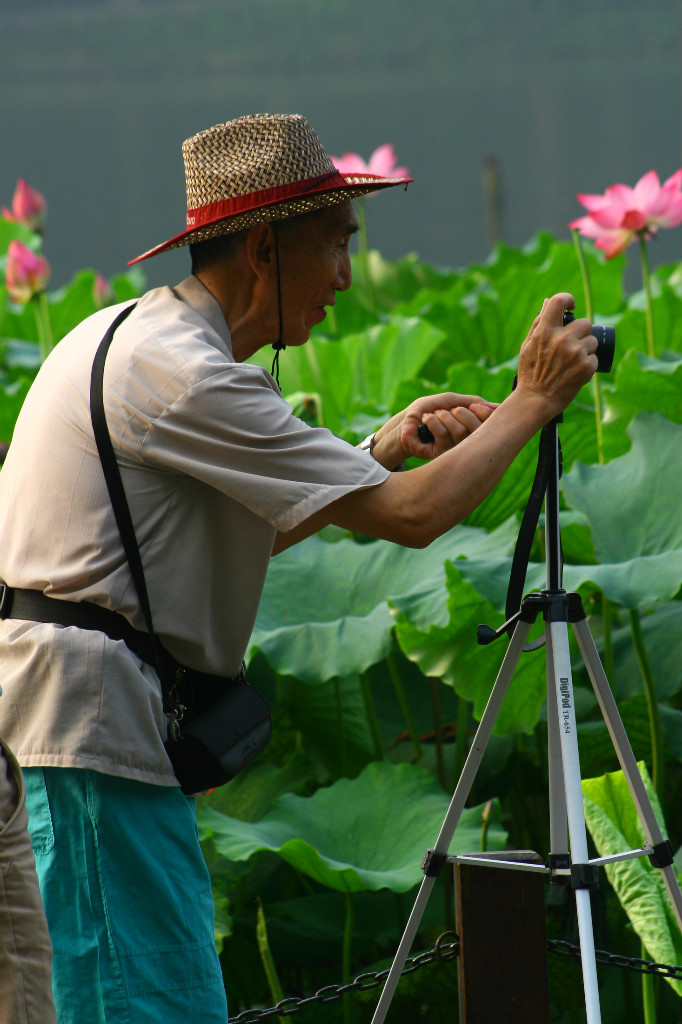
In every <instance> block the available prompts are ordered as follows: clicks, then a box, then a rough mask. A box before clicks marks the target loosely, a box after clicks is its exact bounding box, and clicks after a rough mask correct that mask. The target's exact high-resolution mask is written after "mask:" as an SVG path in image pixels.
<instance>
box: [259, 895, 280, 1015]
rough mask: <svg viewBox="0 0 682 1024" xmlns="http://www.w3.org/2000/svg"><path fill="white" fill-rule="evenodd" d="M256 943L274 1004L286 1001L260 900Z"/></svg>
mask: <svg viewBox="0 0 682 1024" xmlns="http://www.w3.org/2000/svg"><path fill="white" fill-rule="evenodd" d="M256 942H257V943H258V952H259V953H260V958H261V962H262V964H263V970H264V971H265V977H266V978H267V981H268V987H269V989H270V994H271V995H272V999H273V1003H274V1004H275V1005H276V1004H277V1003H280V1002H281V1001H282V1000H283V999H284V989H283V988H282V984H281V982H280V980H279V975H278V974H277V967H276V965H275V960H274V957H273V955H272V952H271V950H270V943H269V942H268V929H267V925H266V923H265V913H264V912H263V904H262V903H261V901H260V899H259V900H258V912H257V915H256ZM279 1019H280V1020H283V1019H284V1018H283V1017H280V1018H279Z"/></svg>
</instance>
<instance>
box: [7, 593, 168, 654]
mask: <svg viewBox="0 0 682 1024" xmlns="http://www.w3.org/2000/svg"><path fill="white" fill-rule="evenodd" d="M0 619H28V620H29V621H30V622H53V623H56V625H58V626H77V627H78V628H79V629H94V630H97V631H98V632H100V633H106V635H107V636H108V637H110V638H111V639H112V640H123V642H124V644H125V645H126V647H129V648H130V650H131V651H133V653H134V654H136V655H137V656H138V658H141V659H142V661H146V662H147V664H148V665H152V666H153V667H156V660H155V656H154V647H153V641H152V638H151V637H150V635H149V633H144V632H142V630H139V629H134V628H133V627H132V626H131V625H130V623H129V622H128V620H127V619H126V618H125V616H124V615H120V614H119V613H118V612H112V611H111V610H110V609H109V608H102V607H101V606H100V605H98V604H93V603H92V602H91V601H61V600H59V599H58V598H56V597H48V596H47V594H43V593H42V592H41V591H40V590H23V589H19V588H16V587H8V586H7V584H6V583H0ZM164 654H166V655H167V656H168V658H171V656H170V654H168V652H167V651H164ZM171 660H172V659H171ZM175 664H176V665H177V662H176V663H175ZM170 667H172V666H169V668H170Z"/></svg>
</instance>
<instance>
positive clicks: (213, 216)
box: [130, 114, 411, 263]
mask: <svg viewBox="0 0 682 1024" xmlns="http://www.w3.org/2000/svg"><path fill="white" fill-rule="evenodd" d="M182 154H183V159H184V162H185V183H186V188H187V212H188V218H187V219H188V226H187V229H186V230H185V231H183V232H182V233H181V234H179V235H177V236H176V237H175V238H172V239H170V241H168V242H164V243H163V244H162V245H157V246H156V247H155V248H153V249H149V250H148V251H147V252H146V253H143V254H142V256H138V257H137V258H136V259H134V260H131V261H130V262H131V263H137V262H138V261H139V260H143V259H146V258H147V257H149V256H153V255H155V254H156V253H159V252H165V251H166V250H168V249H177V248H179V247H180V246H183V245H190V244H191V243H193V242H200V241H204V240H205V239H208V238H217V237H218V236H220V235H229V234H234V233H236V232H238V231H243V230H245V229H246V228H250V227H252V226H253V225H255V224H263V223H264V222H267V221H273V220H282V219H284V218H287V217H296V216H299V215H300V214H304V213H310V212H312V211H313V210H319V209H321V208H323V207H327V206H334V205H336V204H337V203H343V202H345V201H346V200H349V199H354V198H356V197H358V196H363V195H366V194H367V193H369V192H376V191H377V190H378V189H384V188H390V187H391V186H393V185H401V184H405V183H406V182H407V181H409V180H411V179H406V178H377V177H376V176H373V175H362V174H359V175H348V174H345V175H342V176H341V175H339V174H338V172H337V170H336V168H335V166H334V163H333V161H332V159H331V157H330V156H329V155H328V153H327V152H326V151H325V149H324V147H323V146H322V143H321V142H320V140H319V138H318V137H317V135H316V133H315V132H314V131H313V129H312V128H311V126H310V124H309V123H308V121H307V120H306V119H305V118H304V117H301V116H300V115H299V114H253V115H249V116H247V117H240V118H237V119H236V120H235V121H228V122H227V123H226V124H219V125H216V126H215V127H213V128H209V129H207V130H206V131H203V132H199V134H198V135H194V136H192V138H191V139H187V140H186V141H185V142H184V143H183V145H182ZM329 178H332V179H333V180H329V181H328V184H327V185H326V186H325V184H324V182H325V179H329ZM317 179H319V181H318V180H317ZM341 181H342V182H343V184H340V182H341ZM299 183H300V184H301V186H302V187H301V188H298V189H297V188H296V185H297V184H299ZM287 186H288V187H289V193H290V194H289V196H286V195H278V194H277V193H276V192H275V193H272V194H267V195H266V196H263V195H261V193H267V190H270V189H275V190H277V189H285V188H286V187H287ZM292 186H293V192H295V193H296V195H294V196H293V197H292V196H291V192H292ZM303 186H305V187H303ZM308 191H310V195H306V192H308ZM240 201H241V203H240ZM220 203H233V204H234V203H236V204H237V206H239V205H241V206H242V210H241V212H229V213H227V212H226V211H225V210H224V209H223V210H221V209H220V207H219V206H218V207H217V208H216V209H215V210H212V209H210V208H211V207H213V206H215V204H220ZM190 213H192V215H194V214H196V215H197V216H196V220H203V221H204V223H199V224H197V226H196V227H195V228H192V227H191V224H192V223H193V220H190Z"/></svg>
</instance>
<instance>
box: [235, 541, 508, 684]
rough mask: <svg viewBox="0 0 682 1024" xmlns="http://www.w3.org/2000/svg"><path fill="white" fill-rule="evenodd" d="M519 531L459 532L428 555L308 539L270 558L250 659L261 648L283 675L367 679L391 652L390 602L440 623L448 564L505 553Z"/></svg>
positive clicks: (383, 543)
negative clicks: (407, 600)
mask: <svg viewBox="0 0 682 1024" xmlns="http://www.w3.org/2000/svg"><path fill="white" fill-rule="evenodd" d="M514 532H515V531H514V526H513V524H512V523H509V524H505V525H504V526H502V527H500V528H499V530H497V531H495V533H491V534H488V533H486V532H485V530H481V529H476V528H474V527H466V526H458V527H456V528H455V529H454V530H451V531H450V532H449V533H447V534H444V535H443V536H442V537H439V538H438V539H437V540H435V541H434V542H433V543H432V544H431V545H430V546H429V547H428V548H425V549H424V550H414V549H410V548H402V547H399V546H397V545H395V544H390V543H388V542H387V541H373V542H371V543H368V544H358V543H356V542H355V541H352V540H350V539H346V540H341V541H339V542H338V543H335V544H328V543H326V542H325V541H323V540H321V539H320V538H319V537H310V538H308V539H307V540H306V541H303V542H302V543H301V544H297V545H295V546H294V547H292V548H290V549H288V550H287V551H284V552H282V554H280V555H278V556H277V558H275V559H273V561H272V563H271V565H270V568H269V570H268V575H267V579H266V583H265V589H264V591H263V598H262V601H261V604H260V608H259V611H258V617H257V619H256V625H255V629H254V632H253V635H252V638H251V647H250V655H249V656H251V655H252V654H253V652H254V650H255V649H256V648H258V649H260V650H261V651H262V652H263V653H264V654H265V655H266V657H267V658H268V661H269V662H270V663H271V665H272V666H273V667H274V668H275V669H276V670H277V671H278V672H279V673H280V674H282V675H293V676H296V677H297V678H298V679H301V680H303V681H305V682H322V681H324V680H326V679H332V678H334V677H336V676H340V677H345V676H351V675H353V674H355V673H362V672H364V671H365V670H366V669H367V668H368V667H369V666H370V665H374V664H375V663H376V662H377V661H380V660H381V659H382V658H384V657H385V656H386V654H387V653H388V651H389V650H390V646H391V631H392V628H393V619H392V617H391V613H390V610H389V607H388V604H387V599H388V598H396V597H398V596H400V595H410V597H411V601H412V604H413V605H414V604H417V605H419V606H420V607H422V608H428V614H429V615H430V616H433V617H434V618H433V619H432V621H437V620H438V618H439V617H443V616H444V615H445V592H444V590H443V582H444V579H445V569H444V563H445V561H446V559H448V558H449V559H453V558H457V557H459V556H460V555H477V554H481V555H487V554H489V553H491V552H493V551H497V550H502V551H504V552H508V551H509V550H510V547H511V544H512V543H513V534H514ZM321 581H323V583H321ZM321 587H322V589H321ZM441 608H442V610H441Z"/></svg>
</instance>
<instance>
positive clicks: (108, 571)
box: [0, 115, 596, 1024]
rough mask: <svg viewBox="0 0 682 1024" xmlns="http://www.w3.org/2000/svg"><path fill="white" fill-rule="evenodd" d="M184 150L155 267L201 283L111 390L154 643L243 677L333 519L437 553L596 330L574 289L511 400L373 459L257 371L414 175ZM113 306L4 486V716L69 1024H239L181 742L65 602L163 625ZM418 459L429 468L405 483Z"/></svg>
mask: <svg viewBox="0 0 682 1024" xmlns="http://www.w3.org/2000/svg"><path fill="white" fill-rule="evenodd" d="M183 152H184V157H185V172H186V180H187V227H186V229H185V230H184V231H182V232H181V233H180V234H179V235H176V236H175V237H174V238H172V239H171V240H170V241H168V242H165V243H163V244H162V245H160V246H157V247H156V248H155V249H152V250H150V251H149V252H147V253H145V254H144V255H143V256H142V257H139V259H145V258H148V257H149V256H152V255H155V254H157V253H160V252H163V251H164V250H166V249H169V248H173V247H177V246H182V245H190V247H191V254H192V261H193V267H192V269H193V273H192V275H191V276H190V277H189V278H188V279H187V280H185V281H183V282H182V283H181V284H180V285H178V286H176V287H175V288H173V289H171V288H160V289H155V290H153V291H151V292H149V293H147V294H146V295H145V296H143V297H142V299H141V300H140V301H139V303H138V304H137V305H136V306H135V308H134V309H133V310H132V311H131V312H130V314H129V315H128V317H127V319H126V320H125V321H124V322H123V323H121V325H120V326H119V327H118V329H117V330H116V332H115V335H114V340H113V342H112V345H111V348H110V350H109V354H108V356H107V360H106V365H105V369H104V401H105V407H106V417H107V424H108V429H109V432H110V434H111V437H112V441H113V445H114V450H115V454H116V460H117V463H118V465H119V467H120V471H121V476H122V480H123V484H124V489H125V492H126V495H127V499H128V503H129V505H130V510H131V515H132V520H133V523H134V528H135V533H136V539H137V544H138V546H139V550H140V553H141V558H142V563H143V568H144V576H145V579H146V587H147V590H148V593H149V601H150V606H151V609H152V611H153V619H154V629H155V632H156V634H157V635H158V636H159V637H160V639H161V640H162V641H163V643H164V645H165V646H166V647H167V648H168V649H169V650H170V652H171V653H172V655H173V656H174V657H175V658H176V659H177V660H178V661H180V662H181V663H183V664H184V665H188V666H191V667H192V668H195V669H200V670H202V671H205V672H210V673H214V674H220V675H225V676H232V675H235V674H236V673H237V672H238V671H239V667H240V664H241V662H242V658H243V656H244V652H245V650H246V647H247V644H248V640H249V635H250V632H251V629H252V626H253V622H254V619H255V616H256V611H257V607H258V602H259V599H260V595H261V591H262V586H263V581H264V578H265V573H266V571H267V566H268V561H269V558H270V556H271V554H272V553H273V552H275V553H276V552H277V551H280V550H282V549H283V548H285V547H287V546H288V545H290V544H292V543H295V542H296V541H298V540H300V539H301V538H302V537H304V536H307V535H309V534H310V533H312V532H313V531H315V530H317V529H319V528H320V527H321V526H322V525H324V524H326V523H336V524H338V525H340V526H343V527H347V528H349V529H352V530H357V531H359V532H362V533H365V534H370V535H374V536H377V537H384V538H387V539H390V540H394V541H396V542H398V543H403V544H408V545H414V546H423V545H426V544H428V543H429V542H430V541H431V540H432V539H433V538H435V537H437V536H438V535H439V534H441V533H443V532H444V531H445V530H447V529H449V528H450V527H452V526H453V525H454V524H455V523H457V522H458V521H459V520H461V519H462V518H463V517H464V516H466V515H467V513H468V512H470V511H471V510H472V509H473V508H474V507H475V506H476V505H477V504H478V503H479V502H480V501H482V500H483V498H484V497H485V496H486V495H487V494H488V493H489V492H490V491H491V490H492V488H493V487H494V485H495V484H496V483H497V481H498V480H499V479H500V478H501V476H502V475H503V473H504V472H505V470H506V469H507V468H508V466H509V465H510V463H511V461H512V460H513V458H514V456H515V455H516V454H517V453H518V452H519V451H520V449H521V448H522V447H523V446H524V445H525V444H526V442H527V441H528V440H529V439H530V438H531V437H532V436H533V434H535V433H536V431H537V430H538V429H539V428H540V427H541V426H542V425H543V424H544V423H545V422H547V421H548V420H550V419H551V418H552V417H553V416H555V415H556V414H557V413H558V412H559V411H560V410H561V409H562V408H563V407H564V406H565V405H566V404H568V402H570V401H571V399H572V398H573V397H574V395H575V394H576V392H577V391H578V390H579V388H580V387H581V386H582V385H583V384H584V383H585V382H586V381H587V380H589V378H590V377H591V376H592V374H593V373H594V371H595V369H596V357H595V356H594V355H593V352H594V349H595V346H596V342H595V340H594V339H593V338H592V337H591V335H590V333H589V330H590V325H589V323H588V322H587V321H585V320H576V321H574V322H573V323H572V324H570V325H569V326H567V327H563V326H562V311H563V309H564V307H565V306H566V305H572V298H571V297H570V296H568V295H558V296H555V297H554V298H553V299H552V300H550V301H549V302H546V304H545V306H544V307H543V311H542V313H541V314H540V315H539V316H538V317H537V319H536V321H535V323H534V324H533V327H532V328H531V332H530V334H529V336H528V338H527V339H526V342H525V343H524V345H523V347H522V350H521V357H520V365H519V379H518V387H517V389H516V391H515V392H514V394H513V395H512V396H510V398H509V399H507V401H505V402H504V403H503V404H502V405H501V406H500V407H499V408H495V407H494V406H492V405H490V404H489V403H487V402H485V401H484V400H483V399H480V398H478V397H477V396H461V395H455V394H445V395H436V396H430V397H428V398H423V399H420V400H418V401H417V402H414V403H413V404H412V405H411V406H410V407H408V409H407V410H405V411H404V412H402V413H399V414H398V415H396V416H394V417H392V419H391V420H389V422H388V423H387V424H386V425H385V426H384V427H382V428H381V429H380V430H379V431H377V433H376V434H375V435H374V436H373V437H372V438H369V439H367V441H366V442H365V443H363V445H361V446H360V449H355V448H353V447H351V446H350V445H348V444H346V443H345V442H343V441H341V440H340V439H338V438H335V437H333V436H332V435H331V434H330V433H329V432H328V431H326V430H322V429H313V428H310V427H308V426H306V425H305V424H304V423H302V422H301V421H299V420H297V419H296V418H295V417H294V416H293V414H292V411H291V409H290V407H289V406H288V405H287V403H286V402H284V401H283V399H282V397H281V393H280V391H279V388H278V386H277V384H276V382H275V380H274V379H273V377H272V376H271V375H270V374H268V373H267V372H265V371H263V370H262V369H260V368H259V367H256V366H252V365H249V364H246V363H245V362H244V360H246V359H247V358H248V357H249V356H250V355H252V354H253V353H254V352H256V351H257V350H259V349H260V348H262V347H264V346H267V345H269V344H273V345H274V347H275V349H276V352H277V353H278V352H279V351H280V350H281V349H282V348H283V347H285V346H291V345H302V344H305V343H306V341H307V340H308V337H309V334H310V330H311V328H312V326H313V324H315V323H318V322H321V321H322V320H323V319H324V317H325V315H326V312H325V310H326V308H327V307H329V306H332V305H333V304H334V300H335V295H336V292H338V291H343V290H345V289H347V288H349V287H350V284H351V270H350V260H349V255H348V244H349V240H350V238H351V237H352V235H353V233H354V231H355V230H356V227H357V223H356V219H355V215H354V212H353V208H352V204H351V200H352V199H353V197H354V196H357V195H363V194H366V193H368V192H371V191H375V190H378V189H383V188H387V187H391V186H395V185H398V184H405V183H406V182H407V180H408V179H402V178H401V179H386V178H377V177H375V176H372V175H359V176H352V177H351V176H346V177H344V176H342V175H340V174H339V173H338V172H337V171H336V169H335V168H334V166H333V164H332V162H331V159H330V158H329V156H328V155H327V154H326V152H325V151H324V149H323V148H322V146H321V144H320V142H319V140H318V138H317V136H316V135H315V133H314V132H313V131H312V129H311V128H310V126H309V125H308V123H307V121H305V119H303V118H301V117H298V116H289V115H286V116H285V115H276V116H271V115H258V116H254V117H246V118H240V119H238V120H237V121H233V122H229V123H227V124H225V125H218V126H216V127H215V128H212V129H209V130H208V131H206V132H202V133H200V134H199V135H197V136H194V137H193V138H192V139H190V140H188V141H187V142H186V143H185V144H184V146H183ZM119 311H120V310H118V309H114V310H111V309H109V310H104V311H101V312H100V313H96V314H95V315H94V316H92V317H90V318H89V319H88V320H86V321H85V322H84V323H83V324H81V325H80V326H79V327H77V328H76V329H75V330H74V331H73V332H71V334H70V335H68V336H67V337H66V338H65V339H64V340H63V341H62V342H60V344H59V345H58V346H57V348H56V349H55V351H54V352H53V353H52V354H51V356H50V357H49V359H48V360H47V361H46V363H45V366H44V367H43V368H42V369H41V371H40V373H39V374H38V377H37V379H36V381H35V384H34V386H33V388H32V389H31V392H30V393H29V395H28V397H27V399H26V403H25V405H24V408H23V409H22V413H21V416H20V418H19V421H18V423H17V427H16V431H15V434H14V438H13V440H12V445H11V448H10V452H9V455H8V459H7V463H6V466H5V468H4V469H3V471H2V474H1V475H0V529H2V535H3V536H4V537H6V538H8V540H7V543H6V544H5V545H4V550H3V551H2V553H1V554H0V578H2V579H4V580H5V582H6V584H7V585H8V587H9V588H11V589H9V590H8V591H7V594H8V595H9V597H8V598H7V600H6V606H7V607H6V612H5V614H6V615H8V616H10V617H7V618H6V619H5V621H4V623H0V628H1V630H2V632H1V633H0V637H1V638H2V641H3V643H2V647H1V648H0V658H1V659H2V672H3V681H5V680H6V696H5V697H4V698H3V701H2V702H1V703H0V727H2V728H3V729H4V730H5V732H6V735H7V738H8V739H9V741H10V743H11V744H12V745H13V747H14V749H15V751H16V753H17V756H18V758H19V760H20V763H21V764H22V766H23V768H24V774H25V776H26V782H27V790H28V807H29V816H30V828H31V832H32V836H33V840H34V847H35V849H36V857H37V866H38V872H39V876H40V879H41V888H42V892H43V898H44V901H45V907H46V912H47V917H48V922H49V925H50V930H51V936H52V942H53V946H54V991H55V1000H56V1003H57V1011H58V1018H59V1021H60V1024H65V1022H69V1024H70V1022H73V1024H75V1022H78V1024H80V1022H81V1021H83V1020H87V1021H88V1024H99V1022H106V1024H111V1022H116V1024H118V1022H124V1021H125V1022H129V1021H130V1022H134V1024H146V1022H150V1024H151V1022H152V1021H154V1022H156V1021H158V1020H161V1019H164V1020H166V1021H167V1022H169V1024H171V1022H175V1021H180V1020H183V1021H186V1020H201V1021H202V1022H205V1024H213V1022H215V1024H218V1022H222V1024H224V1021H225V1020H226V1007H225V996H224V991H223V985H222V979H221V976H220V968H219V964H218V961H217V958H216V956H215V951H214V949H213V930H212V906H211V891H210V883H209V880H208V876H207V873H206V869H205V866H204V864H203V861H202V858H201V852H200V849H199V846H198V843H197V839H196V829H195V824H194V807H193V804H192V802H191V801H190V800H188V799H187V798H186V797H185V796H184V795H183V794H182V792H181V791H180V790H179V789H178V787H177V784H176V783H177V780H176V779H175V777H174V775H173V771H172V768H171V765H170V762H169V760H168V757H167V755H166V751H165V749H164V739H165V738H166V732H167V724H168V723H167V721H166V718H165V716H164V709H163V706H162V699H161V692H160V686H159V679H158V677H157V675H156V673H155V671H154V669H153V667H152V666H151V665H150V664H148V663H147V662H146V661H144V660H142V659H141V658H140V657H138V656H136V655H135V653H134V652H133V651H132V650H131V649H130V648H129V647H128V646H127V645H126V643H124V642H122V641H120V640H119V641H116V640H113V639H111V637H110V636H109V635H107V632H106V631H104V632H103V631H101V630H98V629H94V628H85V629H84V628H80V627H78V626H76V625H73V624H69V617H68V615H67V614H66V611H65V610H68V609H67V605H68V604H70V603H71V602H79V603H81V602H86V603H88V604H89V605H90V604H94V605H95V606H98V607H103V608H106V609H109V610H111V611H113V612H116V613H119V614H122V615H123V616H124V617H125V619H126V620H127V621H128V622H129V623H132V625H133V626H134V627H136V628H137V629H138V630H144V629H145V621H144V618H143V616H142V614H141V610H140V606H139V601H138V598H137V594H136V591H135V588H134V587H133V585H132V582H131V574H130V570H129V566H128V563H127V560H126V557H125V554H124V552H123V549H122V545H121V540H120V537H119V534H118V530H117V528H116V523H115V521H114V516H113V513H112V508H111V503H110V500H109V496H108V493H107V490H106V487H105V482H104V479H103V475H102V469H101V465H100V462H99V458H98V455H97V450H96V448H95V444H94V441H93V434H92V427H91V424H90V410H89V400H90V394H89V392H90V370H91V366H92V362H93V357H94V354H95V351H96V349H97V347H98V344H99V342H100V339H101V338H102V335H103V334H104V333H105V331H106V330H107V328H108V327H109V325H110V324H111V322H112V321H113V319H114V316H115V315H116V314H117V313H118V312H119ZM273 370H274V366H273ZM420 423H425V424H426V425H427V426H428V427H429V429H430V431H431V433H432V435H433V437H434V440H433V442H431V443H429V444H424V443H422V441H421V440H420V438H419V434H418V426H419V424H420ZM410 455H418V456H422V457H427V458H430V459H431V461H430V462H429V463H428V464H426V465H423V466H421V467H419V468H418V469H415V470H413V471H410V472H407V473H393V472H391V470H392V469H394V468H395V467H397V466H398V465H399V464H400V463H402V462H403V461H404V459H405V458H406V457H407V456H410ZM36 592H37V593H38V602H39V603H40V602H42V604H43V605H44V606H45V608H46V609H47V612H46V613H45V614H42V613H38V612H37V613H36V616H35V617H33V618H32V616H31V615H28V614H27V613H26V612H25V611H24V612H22V611H21V608H22V607H24V608H25V607H26V605H25V604H24V605H22V603H21V602H22V601H24V600H25V597H26V594H27V593H28V594H29V598H30V595H31V594H33V595H35V593H36ZM34 603H35V602H34ZM45 608H43V612H44V611H45ZM41 614H42V621H36V620H37V619H41ZM22 615H23V617H22Z"/></svg>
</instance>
